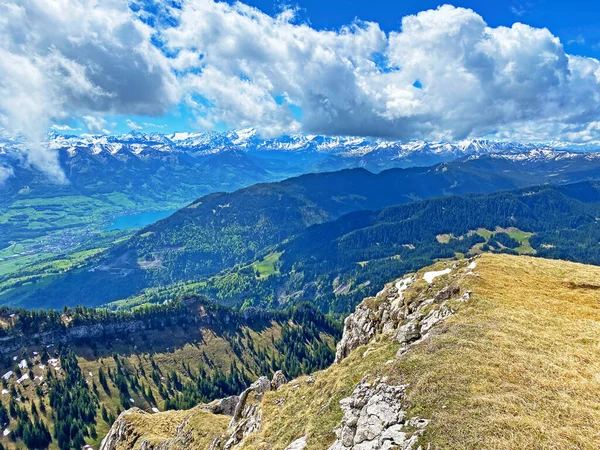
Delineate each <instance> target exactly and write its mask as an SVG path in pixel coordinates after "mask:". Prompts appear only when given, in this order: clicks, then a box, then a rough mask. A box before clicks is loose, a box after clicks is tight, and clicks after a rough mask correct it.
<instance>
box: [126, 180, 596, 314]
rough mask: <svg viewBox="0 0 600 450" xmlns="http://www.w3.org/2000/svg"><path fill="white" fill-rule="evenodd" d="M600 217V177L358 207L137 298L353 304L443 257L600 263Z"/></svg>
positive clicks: (329, 307) (336, 307) (331, 307)
mask: <svg viewBox="0 0 600 450" xmlns="http://www.w3.org/2000/svg"><path fill="white" fill-rule="evenodd" d="M598 217H600V185H599V184H597V183H588V182H586V183H580V184H573V185H565V186H541V187H532V188H525V189H519V190H514V191H504V192H499V193H493V194H486V195H466V196H458V197H443V198H437V199H431V200H425V201H422V202H416V203H411V204H407V205H401V206H395V207H390V208H386V209H383V210H381V211H378V212H369V211H362V212H354V213H351V214H348V215H345V216H343V217H341V218H339V219H338V220H336V221H333V222H329V223H325V224H320V225H314V226H312V227H309V228H308V229H307V230H306V231H304V232H302V233H300V234H298V235H297V236H295V237H293V238H291V239H289V240H288V241H286V242H284V243H282V244H281V245H279V246H278V247H276V248H275V250H276V251H275V252H273V253H271V254H269V255H268V256H267V257H266V258H264V259H263V260H260V261H258V262H256V263H254V264H252V265H248V266H245V267H243V268H237V269H235V270H231V271H227V272H224V273H222V274H220V275H217V276H213V277H210V278H209V279H207V280H205V281H203V282H202V283H190V284H182V285H175V286H173V287H171V288H165V289H162V290H160V289H158V290H149V291H148V292H147V294H145V295H143V296H141V297H140V298H139V299H137V301H150V302H153V301H161V299H164V298H168V296H169V295H173V293H174V292H186V291H188V290H189V291H193V292H202V293H205V294H206V295H208V296H210V297H212V298H215V299H217V300H218V301H221V302H223V303H232V304H245V305H255V306H270V307H280V306H281V305H285V304H286V303H288V302H292V303H294V302H297V301H302V300H310V301H311V302H312V303H314V304H316V305H317V306H318V307H319V308H321V309H322V310H324V311H335V312H340V313H346V312H348V311H350V310H352V308H354V306H355V305H356V303H357V302H358V301H360V299H361V298H363V297H365V296H367V295H373V294H374V293H375V292H377V291H378V290H379V289H381V286H382V285H383V284H384V283H386V282H388V281H389V280H390V279H392V278H393V277H395V276H396V275H397V274H398V273H404V272H408V271H411V270H415V269H416V268H418V267H422V266H424V265H426V264H431V263H432V262H433V261H435V260H437V259H443V258H454V257H462V256H464V255H472V254H477V253H481V252H485V251H492V252H502V253H511V254H516V253H519V254H531V255H534V254H535V255H539V256H543V257H548V258H560V259H569V260H573V261H580V262H586V263H592V264H600V244H599V242H600V224H599V223H598V221H597V218H598ZM267 261H269V262H270V265H269V264H267V263H266V262H267ZM262 273H265V274H266V273H268V275H265V276H263V275H261V274H262Z"/></svg>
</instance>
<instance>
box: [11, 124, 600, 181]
mask: <svg viewBox="0 0 600 450" xmlns="http://www.w3.org/2000/svg"><path fill="white" fill-rule="evenodd" d="M43 145H46V146H47V147H48V148H49V149H52V150H55V151H58V152H60V154H61V160H62V161H64V162H66V161H68V160H70V159H81V158H82V157H84V158H87V159H90V158H91V160H98V161H107V160H110V161H113V162H114V163H118V161H131V160H138V159H139V160H141V161H164V160H165V158H172V157H174V158H181V157H184V158H190V157H191V158H193V159H194V160H197V159H198V158H200V159H204V158H203V157H207V156H217V155H219V154H227V155H231V156H236V157H238V158H240V157H242V156H243V155H245V156H247V157H249V158H251V159H252V158H254V162H255V163H256V162H257V161H259V160H258V159H257V158H259V159H260V161H261V162H259V165H261V166H263V163H264V162H265V161H267V162H270V164H271V166H270V167H271V169H268V168H267V170H272V169H273V168H277V167H276V166H281V165H282V164H285V165H286V167H287V168H286V170H285V173H282V174H283V175H287V176H291V175H295V174H299V173H305V172H313V171H334V170H340V169H344V168H351V167H364V168H366V169H368V170H371V171H374V172H378V171H381V170H385V169H389V168H393V167H411V166H429V165H433V164H437V163H441V162H449V161H453V160H456V159H459V158H464V157H481V156H485V155H499V157H505V158H511V159H513V160H516V159H518V160H521V161H526V160H532V161H536V160H537V161H539V160H541V159H556V158H567V157H570V156H569V155H573V156H574V155H581V154H582V153H585V154H594V155H595V154H596V152H598V151H600V145H596V144H594V143H592V144H585V145H583V144H571V143H564V142H551V143H520V142H507V141H493V140H485V139H465V140H461V141H456V142H426V141H410V142H400V141H390V140H384V139H371V138H365V137H344V136H319V135H303V134H295V135H287V136H280V137H275V138H264V137H261V136H260V135H259V134H258V133H257V131H256V130H254V129H252V128H248V129H242V130H236V131H226V132H202V133H191V132H180V133H171V134H161V133H148V134H145V133H140V132H136V131H133V132H131V133H128V134H123V135H89V134H83V135H79V136H75V135H64V134H60V133H55V132H52V133H49V134H48V137H47V140H46V142H45V143H44V144H43ZM26 148H27V145H26V144H25V142H24V140H23V139H22V138H20V137H19V136H8V135H6V134H2V133H0V157H2V156H3V155H4V157H2V158H1V159H0V162H2V160H4V164H5V165H6V164H10V162H8V163H7V161H6V160H7V157H8V159H11V158H10V157H11V155H12V156H13V157H14V156H15V155H16V156H19V155H20V156H22V154H23V152H24V151H25V150H26ZM74 157H77V158H74ZM19 159H22V158H17V160H19ZM14 160H15V159H14V158H13V162H14ZM292 166H293V168H292ZM265 168H266V167H265Z"/></svg>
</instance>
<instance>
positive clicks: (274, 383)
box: [271, 370, 288, 391]
mask: <svg viewBox="0 0 600 450" xmlns="http://www.w3.org/2000/svg"><path fill="white" fill-rule="evenodd" d="M287 382H288V380H287V378H286V377H285V375H284V374H283V372H282V371H281V370H278V371H277V372H275V374H274V375H273V379H272V380H271V389H273V390H274V391H276V390H277V389H279V388H280V387H281V386H283V385H284V384H287Z"/></svg>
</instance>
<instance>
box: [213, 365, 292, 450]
mask: <svg viewBox="0 0 600 450" xmlns="http://www.w3.org/2000/svg"><path fill="white" fill-rule="evenodd" d="M282 377H283V379H285V376H283V373H279V375H278V376H277V379H276V378H275V377H273V381H270V380H269V379H268V378H267V377H260V378H259V379H258V380H256V381H255V382H254V383H252V385H250V387H249V388H248V389H246V390H245V391H244V392H242V395H240V399H239V401H238V404H237V405H236V407H235V411H234V413H233V417H232V418H231V422H230V423H229V430H227V433H225V434H224V435H223V436H220V437H219V438H217V439H216V440H215V442H214V443H213V444H212V446H211V449H213V450H216V449H223V450H229V449H231V448H233V447H235V446H236V445H237V444H239V443H240V442H241V441H242V440H243V439H244V438H245V437H246V436H248V435H249V434H250V433H253V432H255V431H257V430H258V429H259V428H260V424H261V422H262V410H261V407H260V406H261V405H260V401H261V400H262V396H263V394H264V393H265V392H268V391H270V390H272V386H273V385H274V384H276V385H278V387H279V386H281V381H282Z"/></svg>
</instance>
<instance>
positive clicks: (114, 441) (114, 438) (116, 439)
mask: <svg viewBox="0 0 600 450" xmlns="http://www.w3.org/2000/svg"><path fill="white" fill-rule="evenodd" d="M132 414H148V413H147V412H145V411H142V410H141V409H139V408H136V407H134V408H130V409H128V410H127V411H123V412H122V413H121V414H120V415H119V417H118V418H117V420H116V421H115V423H113V425H112V427H110V430H109V431H108V434H107V435H106V436H105V437H104V439H102V443H101V444H100V450H117V449H119V448H123V444H124V443H127V442H132V441H133V442H135V441H136V440H137V439H138V437H139V431H137V430H136V429H135V426H134V425H133V424H132V423H131V421H129V420H127V416H130V415H132Z"/></svg>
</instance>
